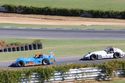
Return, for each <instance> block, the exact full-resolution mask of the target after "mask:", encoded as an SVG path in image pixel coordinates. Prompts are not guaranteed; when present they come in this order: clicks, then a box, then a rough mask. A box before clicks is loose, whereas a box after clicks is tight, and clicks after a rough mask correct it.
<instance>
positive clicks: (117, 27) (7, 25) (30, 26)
mask: <svg viewBox="0 0 125 83" xmlns="http://www.w3.org/2000/svg"><path fill="white" fill-rule="evenodd" d="M9 27H11V28H34V29H35V28H50V29H51V28H52V29H54V28H57V29H59V28H62V29H80V30H86V29H95V30H105V29H112V30H119V29H125V26H116V25H114V26H113V25H89V26H85V25H81V26H79V25H32V24H11V23H0V28H9Z"/></svg>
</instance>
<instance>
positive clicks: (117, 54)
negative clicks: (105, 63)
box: [80, 47, 125, 60]
mask: <svg viewBox="0 0 125 83" xmlns="http://www.w3.org/2000/svg"><path fill="white" fill-rule="evenodd" d="M124 55H125V53H124V52H123V51H122V50H121V49H119V48H113V47H108V48H106V49H105V50H102V51H95V52H89V53H88V54H87V55H85V56H83V58H81V59H80V60H98V59H104V58H121V57H123V56H124Z"/></svg>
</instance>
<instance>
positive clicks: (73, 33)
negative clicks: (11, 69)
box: [0, 28, 125, 67]
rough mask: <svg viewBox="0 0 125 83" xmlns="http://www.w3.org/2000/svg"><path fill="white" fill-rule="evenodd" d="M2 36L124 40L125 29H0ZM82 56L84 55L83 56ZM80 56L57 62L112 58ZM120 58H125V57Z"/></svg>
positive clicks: (0, 64) (6, 64) (98, 61)
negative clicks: (84, 57) (87, 58)
mask: <svg viewBox="0 0 125 83" xmlns="http://www.w3.org/2000/svg"><path fill="white" fill-rule="evenodd" d="M0 38H51V39H63V38H64V39H103V40H105V39H115V40H119V39H121V40H124V39H125V30H64V29H63V30H62V29H5V28H3V29H0ZM81 57H82V56H81ZM81 57H80V56H79V57H66V58H64V57H63V58H57V64H65V63H80V64H81V63H83V64H85V63H86V64H87V63H90V64H91V63H94V64H98V63H101V62H105V61H109V60H112V59H104V60H95V61H79V59H80V58H81ZM118 60H125V57H124V58H122V59H118ZM10 63H12V62H0V67H8V66H9V65H10Z"/></svg>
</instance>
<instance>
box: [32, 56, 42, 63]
mask: <svg viewBox="0 0 125 83" xmlns="http://www.w3.org/2000/svg"><path fill="white" fill-rule="evenodd" d="M41 61H42V60H41V58H39V57H36V58H35V61H34V62H35V63H36V65H39V64H42V62H41Z"/></svg>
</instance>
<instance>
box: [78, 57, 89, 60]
mask: <svg viewBox="0 0 125 83" xmlns="http://www.w3.org/2000/svg"><path fill="white" fill-rule="evenodd" d="M80 60H90V58H89V57H83V58H81V59H80Z"/></svg>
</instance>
